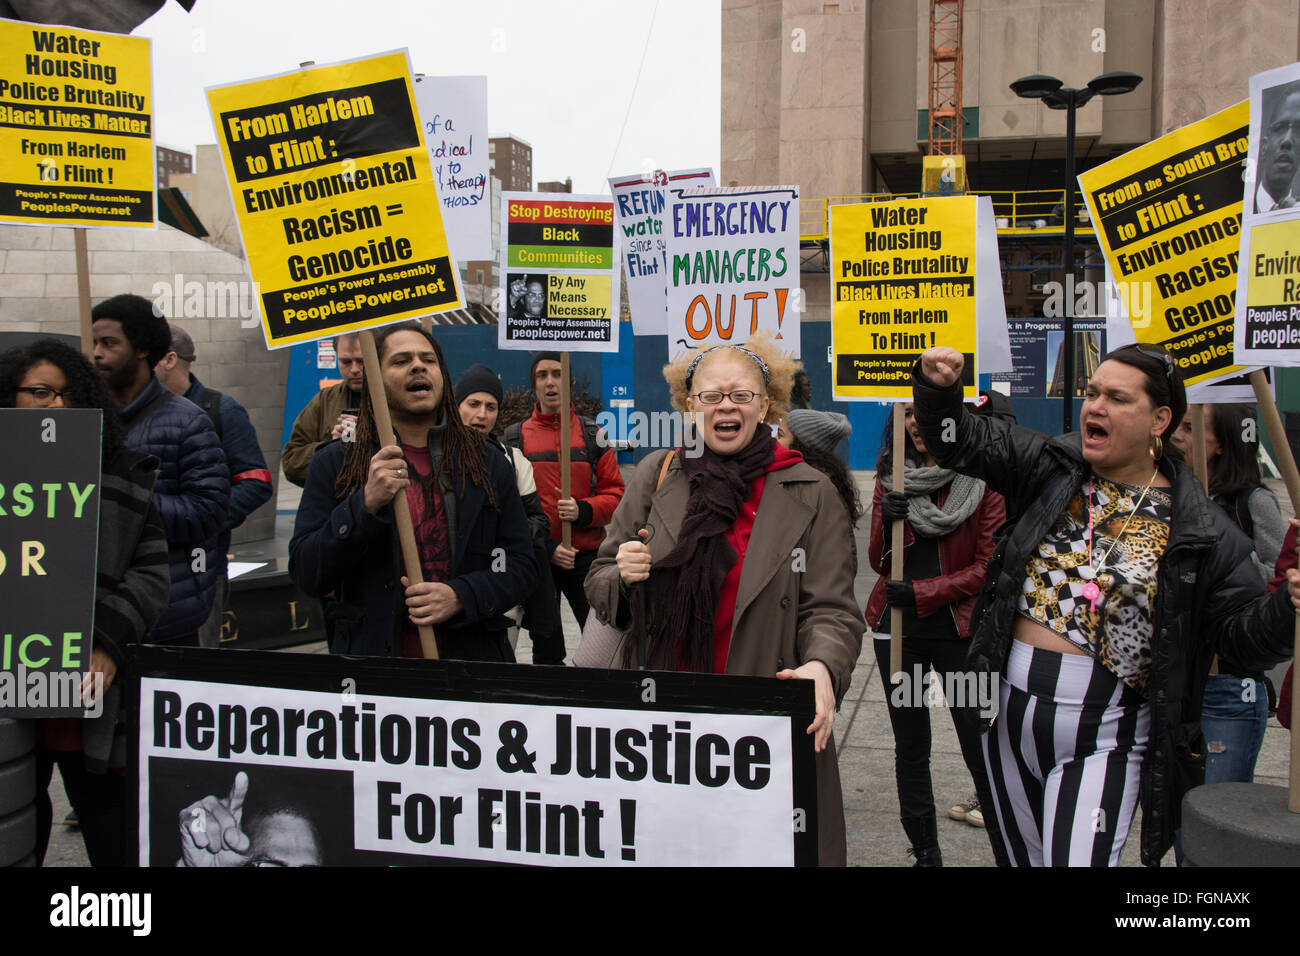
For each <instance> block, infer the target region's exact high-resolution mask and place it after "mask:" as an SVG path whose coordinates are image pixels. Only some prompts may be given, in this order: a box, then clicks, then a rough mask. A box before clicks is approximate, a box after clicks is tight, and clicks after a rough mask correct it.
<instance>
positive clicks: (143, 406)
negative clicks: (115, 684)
mask: <svg viewBox="0 0 1300 956" xmlns="http://www.w3.org/2000/svg"><path fill="white" fill-rule="evenodd" d="M90 315H91V320H92V323H93V324H92V326H91V330H92V332H93V334H94V355H93V358H94V361H95V366H96V367H97V368H98V369H99V372H100V374H101V375H103V376H104V381H105V383H106V384H107V385H108V390H109V391H110V392H111V393H112V395H113V398H114V399H115V400H116V401H117V403H118V405H119V406H120V407H121V412H120V417H121V419H122V424H123V425H125V426H126V428H127V437H126V444H127V446H128V447H130V448H132V449H134V450H135V451H139V452H143V453H145V454H148V455H153V456H154V457H155V458H157V459H158V461H159V463H160V464H159V468H158V481H157V482H156V484H155V485H154V502H155V503H156V504H157V506H158V511H159V513H160V514H161V515H162V521H163V528H164V530H165V531H166V533H167V564H168V567H169V569H170V572H171V597H170V600H169V603H168V605H167V610H166V611H164V612H163V616H162V618H161V619H159V621H158V623H157V624H156V625H155V626H154V629H153V632H152V634H151V636H150V638H149V640H150V641H151V642H152V643H155V644H188V645H192V646H197V645H198V628H199V625H201V624H202V623H203V622H204V620H206V619H207V616H208V613H209V612H210V611H211V609H212V600H213V596H214V595H215V593H216V586H217V573H218V569H219V568H220V567H221V564H222V558H221V555H220V550H219V544H218V539H219V537H220V535H221V530H222V528H223V526H224V525H225V521H226V512H227V509H228V508H229V504H230V471H229V469H228V468H227V466H226V456H225V454H224V453H223V452H222V450H221V442H220V441H219V440H218V438H217V433H216V432H215V431H214V430H213V428H212V423H211V422H210V421H209V420H208V416H207V415H206V414H205V413H204V412H203V410H202V409H200V408H199V407H198V406H197V405H195V404H194V403H192V402H189V401H186V400H185V399H183V398H181V397H180V396H178V395H173V394H172V393H171V392H170V391H168V390H167V389H166V388H165V387H164V386H163V385H162V383H161V382H159V381H158V379H157V378H156V377H155V376H154V373H153V368H154V366H155V365H157V364H158V361H159V360H160V359H161V358H162V357H163V356H164V355H166V354H167V352H168V351H169V350H170V349H171V330H170V329H169V328H168V326H167V320H166V319H164V318H163V317H162V316H161V315H155V314H154V309H153V304H152V303H151V302H150V301H149V300H148V299H144V298H141V297H140V296H138V295H118V296H114V297H113V298H111V299H108V300H106V301H104V302H101V303H99V305H97V306H95V308H94V309H92V310H91V313H90Z"/></svg>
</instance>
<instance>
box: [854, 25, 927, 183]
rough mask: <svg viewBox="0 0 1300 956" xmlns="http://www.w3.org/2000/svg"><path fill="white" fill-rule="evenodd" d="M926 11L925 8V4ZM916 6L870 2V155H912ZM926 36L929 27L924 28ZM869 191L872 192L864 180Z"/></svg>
mask: <svg viewBox="0 0 1300 956" xmlns="http://www.w3.org/2000/svg"><path fill="white" fill-rule="evenodd" d="M926 7H927V9H928V8H929V4H926ZM916 9H917V0H872V2H871V20H870V23H869V25H868V27H869V29H868V34H867V35H868V37H869V42H870V45H871V56H870V59H871V74H870V75H871V82H870V85H869V90H870V96H871V114H870V120H871V122H870V126H869V130H870V134H869V136H868V137H867V142H868V147H869V150H870V152H872V153H907V152H912V151H913V150H915V149H916V109H917V107H916V98H917V95H918V94H917V90H918V89H920V90H921V91H922V92H921V93H920V95H921V97H922V98H924V97H925V96H926V94H925V92H924V91H925V90H926V89H927V87H925V86H918V83H919V81H920V77H921V72H922V71H919V70H918V69H917V61H916V49H917V36H918V23H919V21H918V19H917V15H916ZM925 29H926V32H927V34H928V32H929V29H930V27H929V22H928V20H927V22H926V27H925ZM866 188H867V191H874V188H873V183H872V178H871V177H868V180H867V186H866Z"/></svg>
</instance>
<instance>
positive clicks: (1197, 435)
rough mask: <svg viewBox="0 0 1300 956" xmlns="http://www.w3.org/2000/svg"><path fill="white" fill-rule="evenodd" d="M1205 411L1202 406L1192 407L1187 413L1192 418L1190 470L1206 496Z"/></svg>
mask: <svg viewBox="0 0 1300 956" xmlns="http://www.w3.org/2000/svg"><path fill="white" fill-rule="evenodd" d="M1205 409H1206V406H1204V405H1193V406H1191V407H1190V408H1189V409H1188V410H1187V412H1188V414H1189V415H1191V416H1192V470H1193V471H1195V472H1196V477H1197V478H1198V479H1199V480H1200V482H1201V487H1202V488H1204V489H1205V491H1206V494H1208V493H1209V491H1210V470H1209V466H1208V465H1207V464H1206V461H1205Z"/></svg>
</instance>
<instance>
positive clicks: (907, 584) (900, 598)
mask: <svg viewBox="0 0 1300 956" xmlns="http://www.w3.org/2000/svg"><path fill="white" fill-rule="evenodd" d="M885 600H886V601H887V602H888V603H889V605H890V606H891V607H916V592H915V591H914V590H912V582H911V581H886V582H885Z"/></svg>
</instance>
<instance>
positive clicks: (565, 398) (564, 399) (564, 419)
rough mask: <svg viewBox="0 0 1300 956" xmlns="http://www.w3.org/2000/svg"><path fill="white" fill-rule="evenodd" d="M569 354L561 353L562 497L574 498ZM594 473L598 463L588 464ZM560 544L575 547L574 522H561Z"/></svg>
mask: <svg viewBox="0 0 1300 956" xmlns="http://www.w3.org/2000/svg"><path fill="white" fill-rule="evenodd" d="M570 398H571V396H570V394H569V353H568V352H567V351H564V352H561V353H560V497H561V498H569V497H571V496H572V492H573V483H572V481H571V480H570V478H571V477H572V476H570V474H569V462H570V460H571V458H572V452H571V451H570V449H569V400H570ZM588 464H589V465H590V466H591V468H592V470H593V471H594V470H595V468H596V463H595V462H594V461H593V462H588ZM560 544H562V545H564V546H565V547H566V548H571V547H573V522H572V521H561V522H560Z"/></svg>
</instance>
